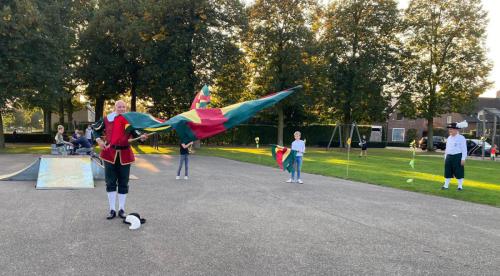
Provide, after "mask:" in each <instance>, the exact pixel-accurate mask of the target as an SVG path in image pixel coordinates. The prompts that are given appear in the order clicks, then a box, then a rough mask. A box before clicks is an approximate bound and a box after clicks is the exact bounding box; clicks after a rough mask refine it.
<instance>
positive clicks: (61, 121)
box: [59, 98, 69, 128]
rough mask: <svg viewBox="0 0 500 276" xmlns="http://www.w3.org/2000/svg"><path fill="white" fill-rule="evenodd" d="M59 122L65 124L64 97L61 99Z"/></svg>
mask: <svg viewBox="0 0 500 276" xmlns="http://www.w3.org/2000/svg"><path fill="white" fill-rule="evenodd" d="M59 124H60V125H64V99H63V98H60V99H59ZM68 128H69V124H68Z"/></svg>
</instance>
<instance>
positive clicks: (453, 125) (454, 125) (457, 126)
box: [446, 121, 469, 129]
mask: <svg viewBox="0 0 500 276" xmlns="http://www.w3.org/2000/svg"><path fill="white" fill-rule="evenodd" d="M468 126H469V124H468V123H467V121H462V122H460V123H450V124H448V125H447V126H446V128H453V129H462V128H466V127H468Z"/></svg>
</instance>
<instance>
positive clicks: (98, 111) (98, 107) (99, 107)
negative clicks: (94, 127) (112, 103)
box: [95, 96, 104, 122]
mask: <svg viewBox="0 0 500 276" xmlns="http://www.w3.org/2000/svg"><path fill="white" fill-rule="evenodd" d="M103 113H104V96H98V97H97V99H96V100H95V121H96V122H97V121H99V120H100V119H101V118H102V116H103Z"/></svg>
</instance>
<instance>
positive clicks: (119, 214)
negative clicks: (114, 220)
mask: <svg viewBox="0 0 500 276" xmlns="http://www.w3.org/2000/svg"><path fill="white" fill-rule="evenodd" d="M118 216H119V217H121V218H122V219H124V218H126V217H127V214H125V211H123V210H122V209H120V211H118Z"/></svg>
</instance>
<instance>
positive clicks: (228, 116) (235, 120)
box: [123, 86, 301, 143]
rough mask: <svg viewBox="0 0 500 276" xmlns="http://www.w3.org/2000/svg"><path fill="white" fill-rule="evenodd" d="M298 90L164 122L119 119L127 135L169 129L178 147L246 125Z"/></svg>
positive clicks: (139, 116)
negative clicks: (174, 133) (175, 136)
mask: <svg viewBox="0 0 500 276" xmlns="http://www.w3.org/2000/svg"><path fill="white" fill-rule="evenodd" d="M300 87H301V86H297V87H294V88H290V89H288V90H284V91H281V92H278V93H274V94H271V95H268V96H266V97H263V98H260V99H257V100H252V101H246V102H241V103H237V104H233V105H230V106H226V107H223V108H205V109H202V108H197V109H192V110H189V111H187V112H184V113H181V114H179V115H177V116H175V117H173V118H171V119H170V120H168V121H163V120H159V119H156V118H154V117H153V116H151V115H148V114H144V113H138V112H128V113H124V114H123V116H124V117H125V119H127V121H128V123H129V124H128V125H127V130H128V131H133V130H141V131H146V132H164V131H168V130H171V129H172V128H173V129H175V131H176V132H177V135H178V136H179V138H180V140H181V141H182V143H189V142H191V141H195V140H199V139H204V138H209V137H212V136H215V135H217V134H219V133H221V132H224V131H226V130H227V129H230V128H232V127H234V126H236V125H238V124H241V123H242V122H244V121H247V120H248V119H250V118H251V117H252V116H254V115H255V114H256V113H257V112H259V111H261V110H263V109H265V108H267V107H270V106H272V105H274V104H276V103H278V102H279V101H281V100H283V99H284V98H286V97H288V96H290V95H291V94H292V93H293V92H295V90H296V89H298V88H300Z"/></svg>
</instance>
